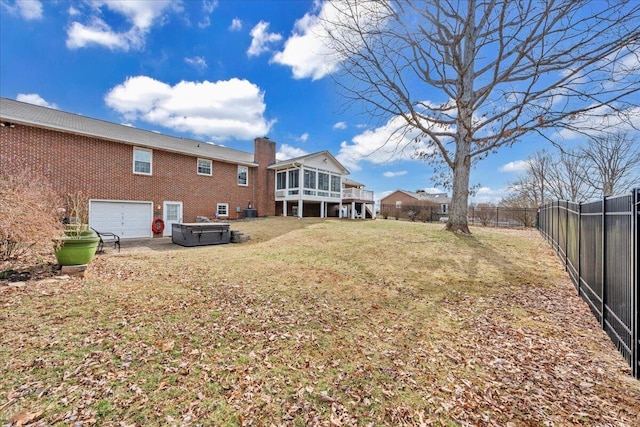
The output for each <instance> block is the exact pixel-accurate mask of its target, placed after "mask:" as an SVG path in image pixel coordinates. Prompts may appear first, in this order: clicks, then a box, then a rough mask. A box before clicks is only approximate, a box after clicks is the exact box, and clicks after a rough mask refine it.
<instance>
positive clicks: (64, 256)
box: [55, 233, 100, 266]
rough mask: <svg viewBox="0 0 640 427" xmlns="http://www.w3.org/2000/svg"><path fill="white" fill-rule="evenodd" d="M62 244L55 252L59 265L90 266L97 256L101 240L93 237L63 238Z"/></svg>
mask: <svg viewBox="0 0 640 427" xmlns="http://www.w3.org/2000/svg"><path fill="white" fill-rule="evenodd" d="M60 240H61V241H62V244H61V245H60V247H59V248H58V249H56V250H55V254H56V259H57V260H58V264H60V265H62V266H67V265H84V264H89V262H91V260H92V259H93V256H94V255H95V254H96V250H97V249H98V243H99V242H100V238H99V237H97V236H95V235H93V233H92V235H90V236H81V237H79V238H78V237H63V238H62V239H60Z"/></svg>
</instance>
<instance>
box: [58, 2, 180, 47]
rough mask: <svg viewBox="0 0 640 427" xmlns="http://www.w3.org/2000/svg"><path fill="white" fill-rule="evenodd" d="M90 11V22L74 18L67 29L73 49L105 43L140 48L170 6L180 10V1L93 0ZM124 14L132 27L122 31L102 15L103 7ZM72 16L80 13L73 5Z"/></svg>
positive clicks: (111, 45)
mask: <svg viewBox="0 0 640 427" xmlns="http://www.w3.org/2000/svg"><path fill="white" fill-rule="evenodd" d="M90 6H91V7H92V9H91V10H90V11H89V12H87V14H88V16H89V18H88V21H87V24H86V25H85V24H83V23H81V22H77V21H74V22H72V23H71V25H70V26H69V28H68V29H67V41H66V45H67V47H68V48H69V49H79V48H83V47H87V46H103V47H106V48H108V49H111V50H124V51H127V50H129V49H140V48H141V47H142V46H144V43H145V40H146V36H147V34H148V33H149V31H150V29H151V27H152V26H153V25H154V23H156V22H158V21H159V18H160V17H161V16H162V15H163V14H164V13H165V12H166V11H167V10H168V9H174V10H178V9H179V7H180V3H175V2H172V1H171V0H155V1H145V2H136V1H128V0H93V1H92V2H91V3H90ZM102 8H107V9H109V11H111V12H115V13H118V14H121V15H124V17H125V19H126V20H127V21H128V22H129V23H130V24H131V28H130V29H129V30H128V31H124V32H118V31H115V30H113V29H112V28H111V26H110V25H109V24H108V23H107V22H105V21H104V20H103V19H102V18H100V15H101V14H102V11H101V9H102ZM69 12H70V15H71V16H79V14H78V10H77V9H73V11H72V10H71V9H69Z"/></svg>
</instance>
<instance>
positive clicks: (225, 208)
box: [216, 203, 229, 217]
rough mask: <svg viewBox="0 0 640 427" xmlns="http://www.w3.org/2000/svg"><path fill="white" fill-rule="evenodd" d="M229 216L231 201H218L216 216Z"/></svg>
mask: <svg viewBox="0 0 640 427" xmlns="http://www.w3.org/2000/svg"><path fill="white" fill-rule="evenodd" d="M221 216H229V203H218V204H217V205H216V217H221Z"/></svg>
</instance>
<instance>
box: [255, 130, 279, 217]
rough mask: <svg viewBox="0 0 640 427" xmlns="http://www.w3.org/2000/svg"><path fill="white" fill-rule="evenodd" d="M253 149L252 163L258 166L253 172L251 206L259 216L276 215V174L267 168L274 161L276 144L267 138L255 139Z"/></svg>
mask: <svg viewBox="0 0 640 427" xmlns="http://www.w3.org/2000/svg"><path fill="white" fill-rule="evenodd" d="M253 147H254V148H253V153H254V154H253V155H254V160H253V161H254V162H255V163H258V165H259V166H258V168H257V169H256V170H255V177H254V183H255V197H254V199H253V200H254V202H253V204H254V207H255V208H256V209H258V215H259V216H273V215H275V214H276V195H275V191H276V184H275V179H276V178H275V176H276V173H275V171H274V170H270V169H267V168H268V167H269V165H272V164H273V163H275V161H276V143H275V142H273V141H271V140H269V139H267V138H256V139H255V141H254V144H253Z"/></svg>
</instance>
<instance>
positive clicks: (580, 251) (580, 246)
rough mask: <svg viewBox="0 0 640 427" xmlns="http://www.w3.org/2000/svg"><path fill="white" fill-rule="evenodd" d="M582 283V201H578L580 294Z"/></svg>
mask: <svg viewBox="0 0 640 427" xmlns="http://www.w3.org/2000/svg"><path fill="white" fill-rule="evenodd" d="M581 285H582V202H579V203H578V288H577V289H578V295H580V287H581Z"/></svg>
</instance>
